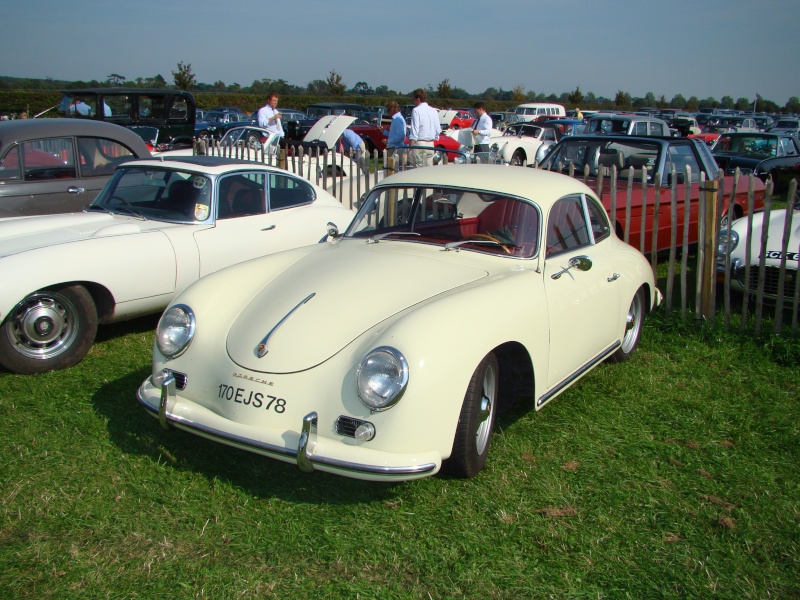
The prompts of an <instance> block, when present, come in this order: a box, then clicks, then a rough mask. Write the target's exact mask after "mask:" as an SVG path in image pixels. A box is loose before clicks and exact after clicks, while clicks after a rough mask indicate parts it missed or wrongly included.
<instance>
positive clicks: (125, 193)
mask: <svg viewBox="0 0 800 600" xmlns="http://www.w3.org/2000/svg"><path fill="white" fill-rule="evenodd" d="M212 187H213V185H212V181H211V180H210V179H209V178H208V177H206V176H205V175H199V174H197V173H189V172H186V171H177V170H174V169H156V168H149V167H148V168H145V167H129V168H121V169H118V170H117V172H116V173H115V174H114V177H113V178H112V180H111V181H110V182H109V183H108V185H107V186H106V187H105V188H103V191H102V192H101V193H100V195H99V196H98V197H97V198H96V199H95V201H94V202H92V204H91V205H89V207H88V209H87V210H89V211H104V212H112V213H118V214H126V215H132V216H135V217H138V218H142V219H155V220H158V221H174V222H181V223H185V222H195V221H205V220H206V219H208V218H209V216H210V214H211V197H212V193H211V191H212Z"/></svg>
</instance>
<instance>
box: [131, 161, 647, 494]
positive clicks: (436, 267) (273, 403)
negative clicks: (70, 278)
mask: <svg viewBox="0 0 800 600" xmlns="http://www.w3.org/2000/svg"><path fill="white" fill-rule="evenodd" d="M365 286H366V287H365ZM367 288H368V289H367ZM365 290H366V293H367V295H368V298H367V296H365ZM660 298H661V294H660V292H659V291H658V289H657V288H656V286H655V282H654V280H653V275H652V269H651V268H650V265H649V264H648V263H647V261H646V260H645V259H644V257H643V256H642V255H641V254H640V253H639V252H638V251H636V250H634V249H633V248H631V247H630V246H628V245H626V244H624V243H622V242H621V241H620V240H618V239H617V237H616V236H615V234H614V231H613V228H612V227H611V224H610V223H609V221H608V217H607V216H606V214H605V211H604V210H603V208H602V206H601V205H600V203H599V201H598V200H597V199H596V198H595V196H594V194H593V193H592V191H591V190H590V189H589V188H588V187H586V186H585V185H584V184H582V183H581V182H579V181H577V180H574V179H571V178H568V177H564V176H563V175H558V174H555V173H548V172H544V171H534V170H532V169H508V168H506V167H503V166H496V165H464V166H459V167H453V168H447V167H428V168H419V169H414V170H411V171H405V172H403V173H399V174H397V175H394V176H392V177H388V178H386V179H385V180H384V181H383V182H381V183H380V184H378V185H377V186H376V187H375V188H373V190H372V191H371V192H370V194H369V197H368V198H367V199H366V200H365V202H364V203H363V205H362V207H361V209H360V210H359V212H358V215H357V216H356V217H355V219H354V220H353V222H352V223H351V225H350V226H349V227H348V228H347V230H346V231H345V233H344V234H343V235H339V234H338V232H335V231H332V235H331V236H330V237H329V241H328V242H327V243H325V244H317V245H315V246H313V247H306V248H303V249H299V250H294V251H290V252H283V253H281V254H278V255H273V256H271V257H266V258H263V259H258V260H255V261H250V262H249V263H247V264H242V265H239V266H236V267H232V268H230V269H225V270H223V271H220V272H218V273H216V274H214V275H211V276H209V277H206V278H204V279H202V280H201V281H199V282H197V283H196V284H194V285H193V286H191V287H189V288H188V289H187V290H185V291H184V292H183V293H181V294H180V295H179V296H178V297H176V298H175V299H174V300H173V301H172V303H171V304H170V307H169V308H168V309H167V310H166V312H165V313H164V315H163V316H162V318H161V321H160V323H159V325H158V329H157V333H156V343H155V346H154V350H153V369H152V375H151V376H150V377H148V378H147V379H146V380H145V381H144V382H143V383H142V385H141V386H140V387H139V390H138V392H137V398H138V400H139V402H140V403H141V404H142V406H143V407H144V408H145V409H146V410H147V411H148V412H149V413H150V414H152V415H153V416H155V417H157V418H158V419H159V421H160V422H161V424H162V425H163V426H164V427H175V428H178V429H183V430H185V431H188V432H190V433H194V434H197V435H200V436H202V437H205V438H208V439H212V440H215V441H218V442H221V443H223V444H228V445H231V446H234V447H237V448H240V449H244V450H248V451H251V452H255V453H259V454H262V455H265V456H268V457H272V458H276V459H278V460H281V461H285V462H288V463H294V464H297V465H298V467H299V468H300V469H301V470H303V471H307V472H310V471H314V470H319V471H327V472H330V473H336V474H339V475H344V476H347V477H354V478H360V479H368V480H388V481H399V480H408V479H417V478H421V477H426V476H429V475H433V474H435V473H436V472H438V471H439V470H440V468H444V469H445V470H446V471H448V472H449V473H450V474H452V475H455V476H459V477H471V476H474V475H476V474H477V473H478V472H480V471H481V469H482V468H483V467H484V464H485V462H486V459H487V454H488V451H489V447H490V443H491V437H492V430H493V428H494V422H495V416H496V414H497V412H498V410H499V407H508V406H510V405H511V404H512V403H513V401H514V400H515V399H516V398H517V397H518V396H521V397H525V398H533V399H534V405H535V408H536V410H539V409H541V408H543V407H544V406H545V405H546V404H547V403H548V402H549V401H550V400H552V399H553V398H555V397H556V396H557V395H559V394H560V393H561V392H563V391H564V390H566V389H567V388H568V387H569V386H570V385H572V384H573V383H574V382H576V381H577V380H578V379H579V378H580V377H582V376H583V375H585V374H586V373H587V372H588V371H589V370H591V369H592V368H594V367H595V366H597V365H598V364H600V363H601V362H603V361H605V360H607V359H610V360H613V361H622V360H626V359H628V358H629V357H630V356H631V355H632V353H633V352H634V351H635V349H636V346H637V344H638V342H639V339H640V336H641V334H642V324H643V320H644V317H645V315H646V313H647V312H648V311H650V310H651V309H652V308H653V307H654V306H656V305H657V304H658V303H659V301H660ZM588 299H590V301H587V300H588ZM509 306H515V307H517V308H518V310H509V309H508V307H509Z"/></svg>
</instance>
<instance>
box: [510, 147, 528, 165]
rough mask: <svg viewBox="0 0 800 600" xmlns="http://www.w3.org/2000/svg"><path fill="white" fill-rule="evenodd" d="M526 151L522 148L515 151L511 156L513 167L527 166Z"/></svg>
mask: <svg viewBox="0 0 800 600" xmlns="http://www.w3.org/2000/svg"><path fill="white" fill-rule="evenodd" d="M525 160H526V159H525V153H524V152H523V151H522V150H517V151H516V152H514V155H513V156H512V157H511V166H512V167H524V166H525Z"/></svg>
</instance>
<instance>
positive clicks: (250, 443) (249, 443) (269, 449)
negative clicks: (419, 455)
mask: <svg viewBox="0 0 800 600" xmlns="http://www.w3.org/2000/svg"><path fill="white" fill-rule="evenodd" d="M136 396H137V399H138V400H139V403H140V404H141V405H142V406H144V408H145V409H146V410H148V411H149V412H154V413H158V409H155V408H153V407H152V406H150V405H149V404H148V403H147V402H146V401H145V400H144V398H142V397H141V396H140V395H139V394H138V392H137V394H136ZM166 418H167V419H168V420H169V421H171V422H172V424H173V426H178V427H179V428H180V429H185V430H188V431H191V430H194V431H197V432H199V433H200V434H202V435H203V437H205V438H207V439H210V440H213V441H218V442H220V443H225V442H226V441H227V442H230V443H231V444H234V445H237V446H239V447H240V448H241V449H243V450H250V449H253V448H256V449H258V450H259V451H261V452H264V453H269V454H275V455H277V456H283V457H288V458H296V457H297V452H296V451H295V450H291V449H289V448H284V447H282V446H274V445H272V444H265V443H264V442H260V441H258V440H253V439H250V438H245V437H241V436H238V435H233V434H230V433H227V432H224V431H219V430H217V429H213V428H211V427H206V426H205V425H200V424H198V423H193V422H192V421H188V420H186V419H184V418H183V417H179V416H176V415H170V414H167V415H166ZM311 461H312V462H313V463H315V464H318V465H324V466H326V467H330V468H332V469H339V470H341V471H350V472H353V473H365V474H369V475H384V476H386V477H402V476H405V475H424V474H426V473H432V472H433V471H435V470H436V465H435V464H434V463H426V464H422V465H413V466H407V467H380V466H376V465H364V464H361V463H352V462H348V461H344V460H336V459H334V458H325V457H323V456H314V457H312V458H311Z"/></svg>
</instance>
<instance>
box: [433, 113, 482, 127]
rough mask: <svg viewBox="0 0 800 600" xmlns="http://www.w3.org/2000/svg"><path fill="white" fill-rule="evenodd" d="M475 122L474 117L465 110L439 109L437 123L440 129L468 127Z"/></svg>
mask: <svg viewBox="0 0 800 600" xmlns="http://www.w3.org/2000/svg"><path fill="white" fill-rule="evenodd" d="M474 122H475V117H474V116H472V114H471V113H469V112H467V111H465V110H443V109H439V124H440V125H441V126H442V129H456V130H458V129H468V128H470V127H472V124H473V123H474Z"/></svg>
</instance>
